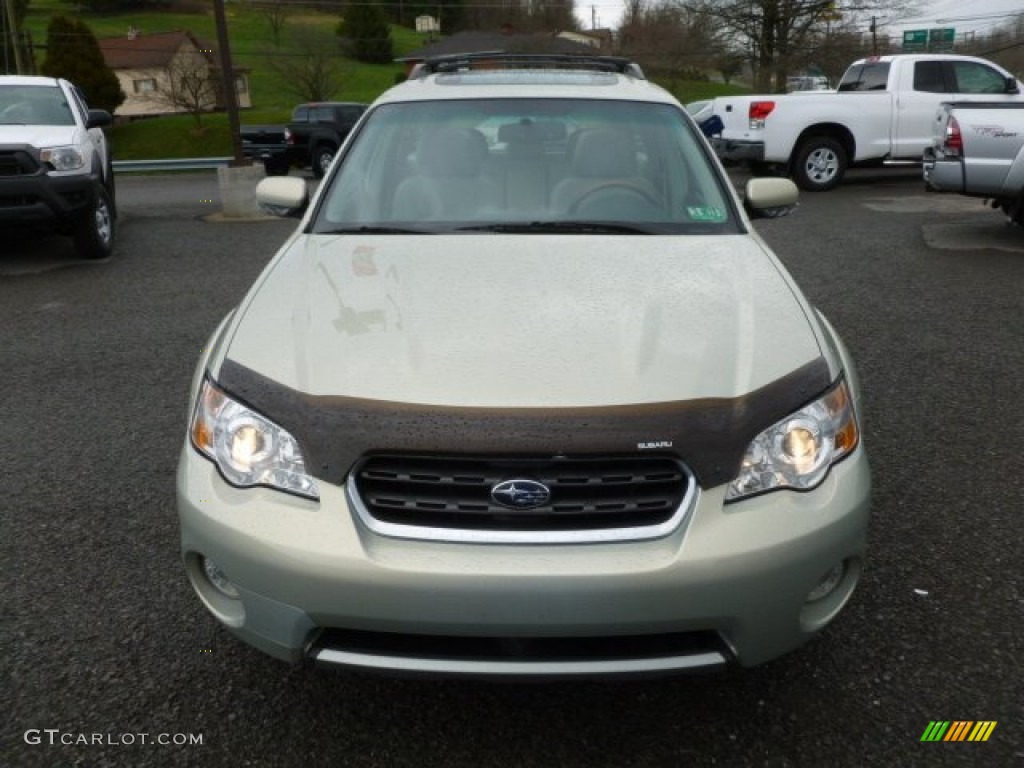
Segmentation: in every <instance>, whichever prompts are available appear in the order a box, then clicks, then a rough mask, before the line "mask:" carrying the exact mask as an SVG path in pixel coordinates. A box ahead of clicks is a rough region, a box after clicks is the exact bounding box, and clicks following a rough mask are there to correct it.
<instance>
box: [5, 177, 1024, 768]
mask: <svg viewBox="0 0 1024 768" xmlns="http://www.w3.org/2000/svg"><path fill="white" fill-rule="evenodd" d="M735 178H736V180H737V182H741V181H742V179H741V178H740V177H738V176H737V177H735ZM118 193H119V204H120V207H121V211H122V220H121V230H120V233H119V242H118V246H117V248H116V251H115V254H114V256H113V257H112V258H111V259H109V260H107V261H104V262H98V263H83V262H79V261H77V260H76V258H75V256H74V253H73V250H72V248H71V246H70V244H69V243H67V242H65V240H63V239H60V238H53V239H46V240H43V241H38V242H37V241H34V240H32V239H28V238H22V239H20V240H6V241H4V243H3V245H2V246H0V251H2V253H0V324H2V328H3V334H2V336H0V339H2V344H0V351H2V352H0V426H2V435H3V446H4V449H3V451H2V453H0V486H2V490H3V494H2V498H3V503H2V504H0V511H2V524H3V527H4V536H3V553H4V564H5V567H4V569H3V593H4V595H5V600H4V603H3V605H4V617H3V618H4V621H3V630H2V638H3V648H2V650H3V658H4V662H5V671H6V675H5V676H6V684H5V685H4V687H3V692H2V694H0V696H2V699H0V703H2V707H3V710H4V711H5V712H7V713H8V715H7V717H6V726H5V728H4V732H3V742H2V744H0V765H4V766H58V765H59V766H71V765H80V766H165V765H167V766H170V765H202V766H205V767H208V768H216V767H219V766H225V768H228V767H230V768H235V767H237V766H274V767H275V768H276V767H278V766H300V765H301V766H321V765H323V766H326V765H331V766H389V767H391V766H417V767H418V766H472V767H473V768H478V767H485V766H517V767H519V766H522V767H527V766H537V768H550V767H552V766H559V767H563V766H564V767H569V766H587V768H593V767H595V766H609V768H612V767H614V768H621V766H658V767H661V766H666V767H667V766H681V765H699V766H705V765H708V766H710V765H722V766H811V765H814V766H817V765H830V766H864V765H872V766H890V765H901V766H940V765H993V766H996V765H1000V766H1001V765H1011V764H1019V763H1024V746H1022V745H1024V697H1022V696H1021V691H1022V675H1021V671H1020V669H1021V662H1020V659H1021V658H1022V654H1024V640H1022V638H1024V592H1022V580H1021V568H1020V562H1021V558H1020V547H1021V543H1022V523H1021V512H1022V510H1024V474H1022V473H1021V471H1020V466H1021V460H1020V450H1019V445H1020V444H1021V442H1022V440H1024V415H1022V413H1024V411H1022V410H1021V409H1020V408H1019V407H1018V406H1017V398H1018V397H1019V390H1020V386H1021V378H1022V371H1024V343H1022V341H1021V327H1022V318H1024V313H1022V306H1024V301H1022V298H1021V294H1022V291H1024V230H1021V229H1011V228H1008V227H1005V226H1004V225H1003V224H1002V222H1001V219H1000V217H999V215H998V214H997V213H994V212H992V211H989V210H986V209H984V208H983V207H982V205H981V203H980V202H978V201H973V200H966V199H962V198H957V197H943V196H936V195H930V194H926V193H925V192H923V189H922V183H921V181H920V173H919V171H916V170H914V171H906V172H901V171H897V172H877V173H868V172H856V173H853V174H851V177H850V178H849V180H848V181H847V182H846V183H845V184H844V185H843V186H842V187H841V188H840V189H838V190H836V191H834V192H831V193H827V194H821V195H808V194H804V195H803V197H802V200H801V202H802V205H801V207H800V210H798V212H797V213H796V214H795V215H793V216H791V217H788V218H784V219H779V220H773V221H766V222H762V223H759V224H758V227H757V229H758V231H759V232H760V233H761V234H762V235H763V237H764V238H765V239H766V240H767V241H768V242H769V243H770V244H771V245H772V247H773V248H775V249H776V251H777V252H778V253H779V254H780V256H781V257H782V259H783V261H784V262H785V263H786V265H787V266H788V267H789V269H790V270H791V271H792V272H793V274H794V276H795V277H796V279H797V281H798V282H799V283H800V284H801V285H802V287H803V288H804V289H805V291H806V293H807V294H808V296H809V297H810V298H811V299H812V300H813V301H814V302H816V303H817V305H818V306H819V307H820V308H821V309H822V311H823V312H824V313H825V314H826V315H827V316H828V318H829V319H830V320H831V322H832V323H833V325H835V326H836V328H837V329H838V330H839V332H840V333H841V335H842V336H843V337H844V339H845V341H846V343H847V344H848V345H849V347H850V348H851V351H852V352H853V355H854V358H855V359H856V360H857V362H858V365H859V369H860V374H861V377H862V379H863V382H864V390H865V393H866V396H867V398H868V408H867V413H866V414H865V422H866V441H867V445H868V448H869V451H870V456H871V460H872V466H873V471H874V480H875V493H874V512H873V515H874V519H873V528H872V532H871V539H870V545H871V551H870V562H869V564H868V570H867V573H866V576H865V579H864V581H863V583H862V586H861V587H860V589H859V591H858V593H857V594H856V595H855V596H854V599H853V601H852V603H851V604H850V606H849V607H848V608H847V610H846V611H845V613H844V614H843V615H842V616H841V617H840V618H839V619H838V620H837V622H836V623H835V624H834V625H833V626H832V627H831V628H830V629H829V630H828V631H826V633H825V634H824V635H823V636H822V637H821V638H819V639H818V640H816V641H815V642H813V643H812V644H810V645H808V646H806V647H805V648H803V649H801V650H800V651H798V652H796V653H794V654H791V655H790V656H787V657H785V658H783V659H780V660H778V661H775V662H773V663H770V664H768V665H766V666H763V667H760V668H757V669H753V670H732V671H729V672H726V673H724V674H717V675H705V676H696V677H679V678H670V679H661V680H650V681H631V682H624V683H615V684H612V683H573V684H568V683H553V684H543V685H541V684H535V685H510V684H500V685H499V684H487V683H469V682H454V681H437V680H401V679H391V678H378V677H370V676H361V675H358V676H357V675H350V674H342V673H333V672H324V671H315V670H309V669H305V668H298V669H292V668H289V667H287V666H284V665H282V664H281V663H279V662H277V661H274V660H273V659H270V658H268V657H264V656H262V655H260V654H259V653H258V652H256V651H254V650H251V649H249V648H247V647H244V646H242V645H240V644H238V643H236V642H235V641H233V640H232V639H231V638H230V636H228V635H226V634H225V633H224V632H222V631H221V630H219V629H217V628H216V626H215V624H214V622H213V620H212V619H211V618H209V617H208V616H207V615H206V613H205V611H204V610H203V609H202V607H201V605H200V604H199V601H198V600H197V599H196V598H195V597H194V595H193V594H192V592H191V589H190V587H189V586H188V584H187V582H186V579H185V576H184V573H183V570H182V566H181V563H180V561H179V557H178V542H177V522H176V517H175V510H174V469H175V464H176V461H177V454H178V451H179V450H180V446H181V441H182V439H183V435H184V428H185V420H186V413H185V409H186V397H187V390H188V385H189V380H190V377H191V374H192V368H193V365H194V362H195V359H196V357H197V356H198V354H199V350H200V348H201V347H202V345H203V344H204V342H205V341H206V338H207V335H208V334H209V332H210V331H211V330H212V329H213V328H214V326H215V325H216V324H217V322H218V321H219V320H220V319H221V317H222V316H223V315H224V313H225V312H227V311H228V310H229V309H230V308H231V307H232V306H233V305H234V304H235V303H236V302H237V301H238V300H239V299H240V297H241V296H242V294H243V292H244V291H245V289H246V288H247V287H248V285H249V284H250V283H251V282H252V280H253V279H254V278H255V277H256V275H257V274H258V273H259V271H260V269H261V268H262V266H263V265H264V264H265V263H266V261H267V259H268V258H269V257H270V256H271V255H272V254H273V252H274V250H275V249H276V247H277V246H278V245H279V244H280V243H281V242H282V241H283V240H284V239H285V238H286V237H287V235H288V234H289V232H290V231H291V230H292V228H293V226H294V222H292V221H283V220H266V221H255V222H246V223H237V222H235V223H215V222H211V221H208V220H206V219H205V218H204V217H206V216H208V215H209V214H211V213H212V212H214V211H215V210H216V198H217V189H216V181H215V178H214V177H213V176H212V175H209V174H196V175H185V176H173V177H167V176H165V177H125V178H123V179H120V180H119V184H118ZM624 257H627V256H626V255H624ZM933 720H973V721H981V720H988V721H996V722H997V726H996V728H995V730H994V731H993V733H992V735H991V737H990V739H989V740H988V741H987V742H985V743H922V742H921V741H920V738H921V736H922V733H923V732H924V730H925V728H926V727H927V726H928V724H929V722H930V721H933ZM197 741H198V742H200V743H196V742H197Z"/></svg>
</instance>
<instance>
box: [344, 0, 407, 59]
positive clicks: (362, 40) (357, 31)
mask: <svg viewBox="0 0 1024 768" xmlns="http://www.w3.org/2000/svg"><path fill="white" fill-rule="evenodd" d="M344 10H345V16H344V18H343V19H342V21H341V23H340V24H339V25H338V35H339V37H341V40H342V45H343V47H344V49H345V52H346V53H347V54H348V55H349V56H351V57H352V58H353V59H358V60H359V61H366V62H370V63H373V64H387V63H389V62H391V60H392V59H393V58H394V53H392V45H391V27H389V26H388V21H387V16H386V15H385V13H384V9H383V8H382V7H381V6H380V5H379V4H378V3H372V4H371V3H361V2H358V0H356V2H353V3H347V4H346V5H345V8H344Z"/></svg>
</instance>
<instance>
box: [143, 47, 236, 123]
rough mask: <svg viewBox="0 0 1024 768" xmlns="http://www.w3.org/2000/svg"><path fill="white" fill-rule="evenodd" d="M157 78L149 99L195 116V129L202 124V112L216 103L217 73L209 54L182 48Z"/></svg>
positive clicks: (193, 117)
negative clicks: (208, 56) (207, 55)
mask: <svg viewBox="0 0 1024 768" xmlns="http://www.w3.org/2000/svg"><path fill="white" fill-rule="evenodd" d="M163 74H164V76H163V77H160V78H158V79H157V81H156V89H155V90H153V91H152V92H150V94H149V100H150V101H153V102H155V103H157V104H159V105H161V106H163V107H167V108H169V109H171V110H172V111H175V112H187V113H188V114H190V115H192V119H193V120H194V121H195V127H196V129H197V130H198V129H200V128H201V127H202V122H203V113H204V112H210V111H212V110H213V109H215V108H216V106H217V92H218V85H219V83H218V73H217V71H216V70H215V69H214V67H213V66H212V65H211V63H210V60H209V59H208V58H207V57H206V54H205V53H203V52H202V51H199V50H187V49H184V48H183V49H182V50H180V51H179V52H178V53H177V54H176V55H175V56H174V58H173V59H171V61H170V63H169V64H168V65H167V68H166V70H165V71H164V73H163Z"/></svg>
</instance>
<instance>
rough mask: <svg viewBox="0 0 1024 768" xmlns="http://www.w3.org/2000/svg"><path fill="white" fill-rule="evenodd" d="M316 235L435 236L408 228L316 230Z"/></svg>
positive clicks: (427, 231) (429, 232)
mask: <svg viewBox="0 0 1024 768" xmlns="http://www.w3.org/2000/svg"><path fill="white" fill-rule="evenodd" d="M313 234H314V235H433V234H436V233H435V232H432V231H430V230H427V229H409V228H408V227H336V228H334V229H323V230H316V231H314V232H313Z"/></svg>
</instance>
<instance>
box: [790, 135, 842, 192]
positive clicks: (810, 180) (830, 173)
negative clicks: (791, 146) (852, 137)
mask: <svg viewBox="0 0 1024 768" xmlns="http://www.w3.org/2000/svg"><path fill="white" fill-rule="evenodd" d="M794 157H795V160H794V161H793V168H792V174H793V181H795V182H796V185H797V186H798V187H800V188H801V189H805V190H807V191H808V192H825V191H827V190H830V189H832V188H833V187H835V186H836V185H837V184H839V182H840V181H842V180H843V174H845V173H846V165H847V159H846V150H845V149H843V145H842V144H840V143H839V142H838V141H836V140H835V139H831V138H829V137H828V136H811V137H809V138H807V139H804V140H803V142H802V143H801V144H800V145H799V146H798V147H797V149H796V155H795V156H794Z"/></svg>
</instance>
